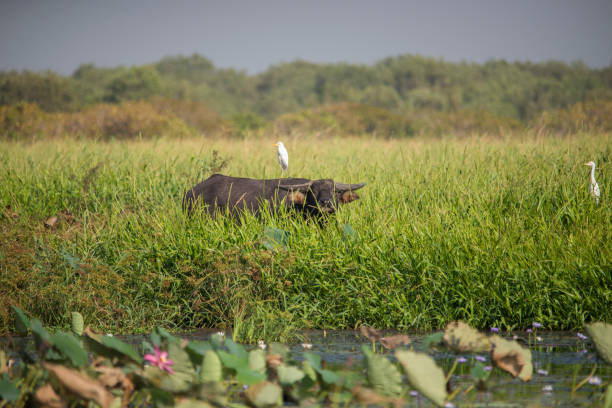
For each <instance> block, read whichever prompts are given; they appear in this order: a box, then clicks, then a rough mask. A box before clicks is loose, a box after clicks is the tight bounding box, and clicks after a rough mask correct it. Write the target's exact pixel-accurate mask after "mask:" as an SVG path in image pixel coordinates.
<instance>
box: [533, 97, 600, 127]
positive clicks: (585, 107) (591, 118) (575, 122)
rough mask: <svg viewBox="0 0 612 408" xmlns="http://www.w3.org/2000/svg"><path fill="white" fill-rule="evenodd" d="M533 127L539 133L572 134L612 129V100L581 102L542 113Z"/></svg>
mask: <svg viewBox="0 0 612 408" xmlns="http://www.w3.org/2000/svg"><path fill="white" fill-rule="evenodd" d="M531 127H532V128H533V129H535V130H536V131H537V132H538V133H542V132H544V133H561V134H571V133H577V132H595V131H598V132H609V131H610V130H612V101H591V102H584V103H582V102H579V103H577V104H575V105H573V106H570V107H569V108H566V109H559V110H554V111H546V112H543V113H542V114H540V116H538V117H537V118H536V119H535V120H534V121H533V122H532V123H531Z"/></svg>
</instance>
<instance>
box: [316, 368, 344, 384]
mask: <svg viewBox="0 0 612 408" xmlns="http://www.w3.org/2000/svg"><path fill="white" fill-rule="evenodd" d="M318 373H319V374H321V379H322V380H323V381H325V382H326V383H328V384H338V382H339V381H340V377H339V376H338V374H336V373H335V372H333V371H331V370H319V371H318Z"/></svg>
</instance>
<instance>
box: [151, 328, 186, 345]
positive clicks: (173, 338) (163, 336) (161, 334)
mask: <svg viewBox="0 0 612 408" xmlns="http://www.w3.org/2000/svg"><path fill="white" fill-rule="evenodd" d="M153 330H154V331H155V332H156V333H157V335H159V337H160V338H161V339H163V340H166V342H167V343H179V344H180V343H181V339H180V338H178V337H176V336H173V335H172V334H170V332H168V331H167V330H166V329H164V328H163V327H159V326H156V327H155V328H154V329H153ZM160 343H161V342H160Z"/></svg>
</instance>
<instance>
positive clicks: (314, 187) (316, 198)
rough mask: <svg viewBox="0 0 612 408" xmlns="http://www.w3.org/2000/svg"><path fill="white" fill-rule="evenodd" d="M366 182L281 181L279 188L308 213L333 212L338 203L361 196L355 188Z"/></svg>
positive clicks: (325, 180)
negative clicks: (289, 182)
mask: <svg viewBox="0 0 612 408" xmlns="http://www.w3.org/2000/svg"><path fill="white" fill-rule="evenodd" d="M363 186H365V183H358V184H345V183H337V182H335V181H333V180H330V179H322V180H310V181H308V182H305V183H299V184H288V183H280V184H279V186H278V187H279V190H284V191H287V199H288V201H289V202H290V203H292V204H293V205H294V206H295V207H298V208H299V207H302V208H304V209H305V210H306V211H307V212H308V213H310V214H312V215H314V214H321V213H322V214H333V213H334V212H336V209H337V208H338V204H347V203H350V202H351V201H355V200H357V199H358V198H359V195H358V194H357V193H355V190H359V189H360V188H362V187H363Z"/></svg>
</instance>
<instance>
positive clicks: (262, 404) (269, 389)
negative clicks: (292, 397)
mask: <svg viewBox="0 0 612 408" xmlns="http://www.w3.org/2000/svg"><path fill="white" fill-rule="evenodd" d="M245 394H246V398H247V400H248V401H249V403H250V404H251V405H253V406H254V407H256V408H267V407H278V406H280V405H281V404H282V402H283V390H282V388H281V387H279V386H278V385H276V384H274V383H271V382H267V381H266V382H261V383H259V384H255V385H253V386H251V387H249V388H248V389H247V390H246V393H245Z"/></svg>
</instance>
